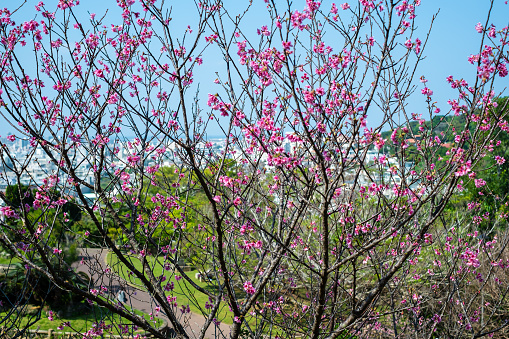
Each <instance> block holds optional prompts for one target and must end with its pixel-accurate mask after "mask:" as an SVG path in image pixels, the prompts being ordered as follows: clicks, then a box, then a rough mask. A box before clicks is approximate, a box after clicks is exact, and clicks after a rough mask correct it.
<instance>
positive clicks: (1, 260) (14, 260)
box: [0, 257, 21, 265]
mask: <svg viewBox="0 0 509 339" xmlns="http://www.w3.org/2000/svg"><path fill="white" fill-rule="evenodd" d="M18 262H21V260H19V259H18V258H5V257H0V265H9V264H15V263H18Z"/></svg>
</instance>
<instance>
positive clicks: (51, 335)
mask: <svg viewBox="0 0 509 339" xmlns="http://www.w3.org/2000/svg"><path fill="white" fill-rule="evenodd" d="M48 339H53V330H52V329H49V330H48Z"/></svg>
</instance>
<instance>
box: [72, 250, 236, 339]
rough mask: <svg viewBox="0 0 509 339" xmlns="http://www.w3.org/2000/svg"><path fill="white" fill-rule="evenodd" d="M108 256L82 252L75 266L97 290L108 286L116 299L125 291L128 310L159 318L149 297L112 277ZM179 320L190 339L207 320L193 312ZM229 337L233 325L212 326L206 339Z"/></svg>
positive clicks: (147, 294) (179, 314) (195, 336)
mask: <svg viewBox="0 0 509 339" xmlns="http://www.w3.org/2000/svg"><path fill="white" fill-rule="evenodd" d="M107 253H108V251H107V250H101V249H95V248H83V249H81V250H80V261H78V262H77V263H75V266H76V268H77V271H78V272H80V271H81V272H85V273H86V274H87V275H88V276H90V277H91V278H92V279H93V285H94V287H98V286H106V287H107V288H108V290H109V291H110V293H113V295H114V296H116V295H117V293H118V291H119V290H120V289H124V291H125V292H126V295H127V298H128V301H127V303H126V304H127V305H128V306H130V307H131V308H134V309H137V310H140V311H143V312H145V313H152V314H155V308H156V305H155V302H154V300H153V299H152V297H151V296H150V294H149V293H147V292H146V291H142V290H140V289H137V288H134V287H132V286H130V285H128V284H127V283H126V281H125V280H123V279H121V278H119V277H118V276H117V275H116V274H111V273H110V274H108V273H109V272H108V270H109V268H108V267H107V265H106V256H107ZM73 266H74V265H73ZM176 316H177V317H180V318H179V320H180V321H181V323H182V324H183V325H184V327H185V328H186V330H187V333H188V335H189V337H190V338H198V335H199V333H200V330H201V328H202V327H203V325H204V324H205V318H204V317H203V316H201V315H199V314H196V313H192V312H191V313H187V314H185V315H183V314H182V313H181V312H180V311H177V312H176ZM159 317H160V318H162V319H164V320H165V321H166V322H167V323H168V324H169V321H168V318H167V317H166V316H165V315H164V314H162V313H160V314H159ZM229 333H230V326H229V325H227V324H223V323H221V324H220V326H219V327H216V326H215V325H214V324H213V323H212V324H211V325H210V326H209V328H208V329H207V332H206V333H205V338H209V339H212V338H223V337H228V336H229Z"/></svg>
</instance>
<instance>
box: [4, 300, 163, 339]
mask: <svg viewBox="0 0 509 339" xmlns="http://www.w3.org/2000/svg"><path fill="white" fill-rule="evenodd" d="M128 309H129V310H131V309H130V308H129V307H128ZM134 312H135V313H136V314H137V315H140V316H143V317H144V318H145V319H147V321H149V322H151V323H154V321H153V320H150V316H149V315H148V314H146V313H143V312H141V311H138V310H135V311H134ZM34 313H37V312H34ZM8 314H9V312H8V311H4V312H0V323H3V326H9V324H12V322H13V321H15V324H16V325H15V327H16V328H22V327H24V326H26V325H27V324H28V323H29V322H33V321H34V320H36V319H37V316H36V314H32V315H25V316H23V317H22V318H21V319H17V320H16V317H17V314H18V313H17V312H14V313H13V314H11V315H10V316H9V317H8V318H7V319H6V317H7V316H8ZM40 316H41V318H40V319H39V320H37V322H35V324H33V325H32V326H30V329H34V330H35V329H39V330H50V329H52V330H55V331H59V330H58V329H57V328H58V327H59V326H60V325H61V324H62V323H63V322H67V321H69V322H70V323H71V325H72V328H73V329H70V328H69V327H64V328H63V329H62V330H61V331H64V332H73V331H74V330H76V331H79V332H82V331H86V330H88V329H90V328H91V326H92V324H93V323H94V322H96V321H101V320H102V321H104V322H105V323H106V324H107V325H109V324H123V325H127V324H128V323H127V322H126V320H125V319H122V318H121V317H120V316H119V315H116V314H111V312H110V311H108V310H106V309H104V308H101V307H98V306H95V307H93V308H87V309H84V308H83V307H81V308H80V310H78V311H76V312H73V313H72V314H71V315H69V316H66V317H62V318H59V317H58V316H57V315H56V314H54V315H53V318H54V319H53V321H50V320H49V319H48V311H45V310H43V311H42V312H41V315H40ZM163 324H164V323H163V321H162V320H160V319H157V322H156V323H155V324H154V325H155V327H160V326H162V325H163ZM113 334H116V333H113Z"/></svg>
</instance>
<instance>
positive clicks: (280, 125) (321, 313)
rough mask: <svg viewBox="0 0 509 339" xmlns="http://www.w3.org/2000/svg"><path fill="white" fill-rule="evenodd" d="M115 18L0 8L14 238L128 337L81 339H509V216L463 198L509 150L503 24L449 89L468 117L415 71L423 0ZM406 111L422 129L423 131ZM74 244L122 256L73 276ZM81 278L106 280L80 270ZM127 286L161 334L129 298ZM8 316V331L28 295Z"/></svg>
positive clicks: (5, 299)
mask: <svg viewBox="0 0 509 339" xmlns="http://www.w3.org/2000/svg"><path fill="white" fill-rule="evenodd" d="M260 3H261V2H260ZM112 5H113V3H112ZM116 5H118V8H117V9H115V10H113V9H112V11H111V13H106V14H104V15H102V14H97V15H96V14H91V15H89V14H87V15H86V16H85V15H84V13H85V9H84V8H82V7H83V6H84V5H83V4H81V5H80V4H79V1H78V0H60V1H59V2H58V3H56V2H51V3H48V4H43V3H42V2H40V3H39V4H37V5H36V6H35V10H34V12H33V13H34V14H31V15H30V16H26V15H25V14H24V15H21V14H20V13H26V11H29V10H30V11H31V10H32V9H31V8H30V9H29V8H28V6H32V4H25V6H24V7H22V8H21V9H16V8H13V9H10V10H9V9H4V10H2V11H1V12H0V14H1V15H0V21H1V26H0V37H1V43H2V44H1V47H0V48H1V54H0V95H1V97H0V98H1V101H0V106H1V109H0V112H1V113H2V116H3V117H4V122H5V123H8V124H10V125H11V126H12V128H13V129H15V130H16V132H15V133H14V134H12V135H9V136H8V137H7V139H8V140H5V142H3V143H2V144H1V152H0V155H1V158H2V164H3V167H2V171H3V173H2V179H3V180H4V182H5V183H6V184H8V185H11V186H13V185H17V186H16V187H17V188H16V189H15V190H14V191H17V192H18V193H19V194H18V196H19V200H17V201H19V202H20V203H18V204H13V203H12V202H11V201H10V200H9V199H6V198H5V196H4V203H5V204H4V206H3V207H1V212H2V216H3V218H2V221H1V223H0V242H1V244H2V247H3V248H4V249H5V250H7V251H9V252H10V253H11V254H12V255H13V256H14V257H16V258H18V259H19V260H21V263H22V265H23V266H24V267H25V269H26V270H27V271H29V272H32V274H36V275H37V276H39V277H41V279H42V278H44V279H47V280H48V281H50V282H51V283H52V285H51V286H52V287H51V288H52V289H61V290H65V291H69V292H70V293H72V294H73V295H77V296H79V297H81V298H83V299H86V303H88V304H90V305H95V306H96V307H99V308H100V309H103V310H107V311H108V312H110V313H111V314H116V315H118V316H120V317H121V319H122V320H121V321H118V318H115V319H117V321H112V322H111V324H110V323H108V322H105V321H104V319H102V318H98V319H97V322H96V323H95V324H94V326H93V327H91V328H89V329H86V330H82V329H79V328H76V327H75V326H74V325H73V323H72V322H71V323H64V324H62V325H61V328H64V327H66V328H67V327H68V328H70V329H71V330H75V331H81V332H83V334H84V336H85V337H87V338H88V337H93V336H98V335H101V334H103V333H107V332H111V333H113V334H122V335H139V334H137V332H136V329H137V328H140V329H143V330H144V331H146V333H147V334H150V335H152V336H154V337H156V338H167V337H169V336H172V335H173V336H176V337H181V338H191V337H199V338H204V337H205V336H206V335H207V331H212V330H214V333H215V334H214V335H215V336H216V337H230V338H240V337H249V338H260V337H262V336H268V337H279V338H295V337H297V336H303V337H310V338H347V337H358V338H360V337H390V338H392V337H397V338H407V337H412V338H434V337H451V338H460V337H461V338H462V337H467V336H468V337H474V338H476V337H483V336H493V335H494V334H495V333H497V332H503V333H505V332H506V326H507V325H508V324H509V323H508V321H509V319H507V317H506V315H505V310H507V307H508V304H509V303H508V302H507V298H506V296H507V292H508V288H509V281H508V280H507V277H506V276H507V273H506V268H507V267H508V265H509V262H508V260H509V257H508V255H507V250H506V246H507V244H508V243H509V238H508V236H509V234H507V232H506V231H505V229H506V225H507V222H506V220H507V216H508V214H507V211H506V210H505V207H504V206H505V205H504V202H505V201H504V199H505V197H497V201H500V202H501V203H500V204H497V206H499V207H497V208H498V209H497V210H494V211H493V212H492V215H491V218H490V217H489V216H487V215H486V213H487V212H485V210H482V213H481V209H480V208H479V205H480V204H479V202H477V200H475V199H472V200H469V201H465V198H464V197H465V194H464V188H465V187H467V185H471V186H475V188H474V190H475V193H476V194H477V195H478V196H479V199H483V197H484V196H489V197H495V195H494V193H493V192H492V191H490V189H489V186H488V185H486V181H485V180H483V179H482V178H480V177H479V176H478V175H477V172H479V171H481V172H482V170H483V168H482V166H481V165H482V164H485V162H484V161H483V159H491V158H494V155H493V154H494V153H493V151H494V150H495V149H497V147H500V143H499V142H497V140H498V139H499V135H500V134H503V133H507V132H508V131H509V127H508V123H507V121H506V120H504V119H505V115H506V112H507V109H506V105H507V101H504V100H495V99H497V98H498V97H499V96H500V93H496V92H495V81H496V79H498V78H499V77H505V76H506V75H507V67H506V63H507V58H508V55H507V52H506V50H505V48H506V45H507V33H508V31H507V27H504V28H500V27H497V26H495V25H493V24H492V23H491V21H490V13H487V17H485V18H484V23H483V24H481V23H479V24H478V25H476V26H475V27H472V30H474V29H476V30H477V31H478V33H479V50H477V51H473V52H472V55H471V56H470V57H469V58H468V62H470V63H471V64H472V74H470V75H459V76H457V75H449V74H444V76H443V79H444V81H447V82H448V83H449V84H450V86H451V87H452V88H453V89H456V90H457V97H455V98H451V99H450V101H449V107H439V105H438V104H437V102H435V101H434V96H433V84H428V82H427V80H426V77H425V76H420V74H419V73H418V72H419V68H418V66H419V65H420V64H421V63H422V62H424V59H425V47H426V44H427V42H428V38H429V36H430V35H429V32H430V31H431V25H430V28H429V30H428V31H423V30H422V27H421V29H418V28H417V27H418V26H417V23H418V22H419V23H420V24H421V26H422V25H423V24H425V23H426V20H422V18H420V16H419V5H420V0H414V1H411V0H410V1H407V0H401V1H379V2H374V1H367V0H361V1H359V2H353V1H349V2H346V3H344V4H341V5H340V4H333V3H325V2H324V3H320V2H316V1H312V0H306V2H305V3H302V4H300V5H295V4H293V3H292V2H289V1H288V2H286V3H282V2H279V1H274V0H272V1H269V0H266V1H265V3H264V4H263V5H264V7H265V9H264V10H263V11H259V10H258V9H256V11H259V12H260V13H261V12H263V15H261V14H260V13H259V12H255V13H257V16H258V14H260V18H258V20H257V22H256V24H257V26H253V25H252V22H253V21H250V20H249V18H250V16H251V15H253V14H252V13H253V11H255V9H254V7H256V6H258V4H256V3H253V2H245V3H243V5H244V6H245V8H244V9H242V10H240V11H238V10H232V9H230V8H229V6H230V5H229V4H228V3H227V2H225V3H223V2H221V1H217V2H214V1H207V0H205V1H202V2H197V3H196V4H194V5H195V7H194V8H193V9H190V8H185V9H182V8H180V6H177V7H178V8H177V7H176V8H175V9H174V8H171V7H168V6H167V5H166V4H164V2H158V1H155V0H143V1H139V2H136V3H135V1H134V0H117V4H116ZM495 5H496V4H495V1H491V7H490V12H491V10H492V8H493V6H495ZM178 10H182V12H178ZM21 11H24V12H21ZM191 11H194V12H192V13H193V15H192V17H190V22H189V25H184V26H180V25H179V23H178V22H176V21H178V20H176V19H175V18H177V17H179V16H184V15H188V14H189V13H191ZM30 13H32V12H30ZM27 17H33V19H31V20H26V18H27ZM191 18H192V19H191ZM262 18H263V20H262ZM424 19H426V18H424ZM427 19H428V21H429V18H427ZM433 20H434V18H431V24H432V22H433ZM218 60H220V62H219V63H220V65H219V66H218ZM465 62H467V60H465ZM462 76H465V77H468V76H471V78H472V80H471V81H469V82H467V80H466V78H463V77H462ZM419 77H420V82H419ZM214 78H215V79H216V80H214V81H213V80H212V79H214ZM204 79H205V80H204ZM204 88H205V92H204V91H203V89H204ZM410 100H412V101H419V102H421V103H422V105H421V106H422V108H421V109H422V110H421V111H420V112H410V111H408V103H409V102H410ZM371 121H378V122H379V123H377V124H373V123H372V122H371ZM218 133H220V134H221V141H220V142H219V141H217V138H214V137H213V135H214V134H216V135H217V134H218ZM386 135H387V136H386ZM446 140H451V142H448V143H447V145H446V142H445V141H446ZM497 157H498V158H497V159H495V161H496V164H494V165H493V166H498V165H502V164H503V163H504V162H505V159H503V158H502V157H500V156H497ZM23 185H25V186H23ZM26 186H28V187H29V189H26ZM22 188H23V191H22ZM11 191H13V190H12V189H11ZM76 206H77V207H79V216H80V217H79V218H80V219H79V220H78V219H76V218H72V217H71V214H72V215H77V212H76V211H75V209H76ZM71 211H73V212H71ZM488 220H489V221H488ZM483 223H484V224H483ZM481 224H483V225H484V226H483V227H481ZM76 243H79V244H80V246H81V247H82V256H86V255H87V253H88V254H90V253H91V252H90V251H91V250H90V249H91V248H96V249H97V248H101V249H106V250H107V251H108V254H107V255H102V256H95V257H90V258H88V259H86V258H83V260H81V263H77V264H72V265H70V264H69V263H68V262H69V260H64V259H65V254H66V251H67V249H68V248H70V247H71V246H72V245H73V244H76ZM94 253H95V252H94ZM104 260H107V261H108V262H107V263H108V266H107V267H106V268H105V269H104V266H102V267H103V268H100V269H98V267H99V266H98V265H105V263H104V262H103V261H104ZM188 269H192V271H191V272H189V271H188ZM80 270H81V271H85V272H86V273H88V275H89V277H90V278H91V280H90V281H87V279H86V278H83V276H80V277H81V278H80V283H73V282H72V281H71V280H70V279H69V278H68V275H67V274H66V275H64V274H62V272H63V271H67V272H71V273H72V272H78V271H80ZM75 274H78V273H75ZM84 283H85V285H86V286H87V287H86V288H84V287H83V284H84ZM127 285H131V286H135V287H136V288H137V291H138V292H137V293H140V294H142V295H145V294H146V295H147V296H149V298H150V301H151V305H152V311H151V316H152V318H163V319H165V320H166V321H167V324H168V326H167V327H165V328H161V327H158V326H157V325H156V324H155V323H154V322H153V321H151V320H146V319H145V318H143V317H141V316H139V315H138V314H136V313H135V312H134V310H133V308H135V306H136V305H135V304H132V305H131V306H133V307H127V304H124V303H122V302H119V300H118V298H117V294H116V292H117V290H118V287H119V286H123V287H127ZM2 288H3V287H1V286H0V291H1V290H2ZM134 291H135V290H134V289H132V288H131V289H129V288H128V293H127V294H128V296H129V297H130V298H131V299H134V298H136V295H135V294H134ZM143 293H145V294H143ZM0 297H1V298H2V299H1V300H2V303H3V307H4V308H6V309H9V310H10V311H11V315H12V314H13V313H14V314H16V310H18V309H21V308H23V307H24V305H26V303H27V302H29V300H30V293H29V291H28V289H24V290H23V291H22V293H20V294H18V295H16V296H15V297H13V296H10V297H9V296H6V294H4V296H0ZM203 299H205V300H206V301H205V302H203V301H202V300H203ZM191 310H192V312H191ZM52 312H53V311H51V313H50V318H53V315H52V314H53V313H52ZM41 316H43V314H42V313H39V314H38V317H41ZM190 316H192V317H197V318H199V319H200V321H201V322H200V324H197V323H193V322H192V321H190V320H189V319H190V318H189V317H190ZM36 320H37V317H35V319H34V321H36ZM21 321H22V318H21V317H20V316H18V317H12V316H3V319H2V320H0V324H2V326H3V327H4V328H6V329H7V330H8V331H11V332H10V333H16V334H21V333H22V332H23V331H24V330H26V327H27V326H29V325H31V324H28V325H26V326H22V322H21ZM54 321H57V322H58V320H56V319H55V320H54ZM221 323H222V324H223V327H221V325H220V324H221ZM225 323H226V324H231V325H229V326H228V327H227V330H225V329H224V328H225V327H224V324H225ZM126 324H127V325H126ZM169 329H170V330H169ZM13 331H14V332H13ZM209 333H210V332H209Z"/></svg>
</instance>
